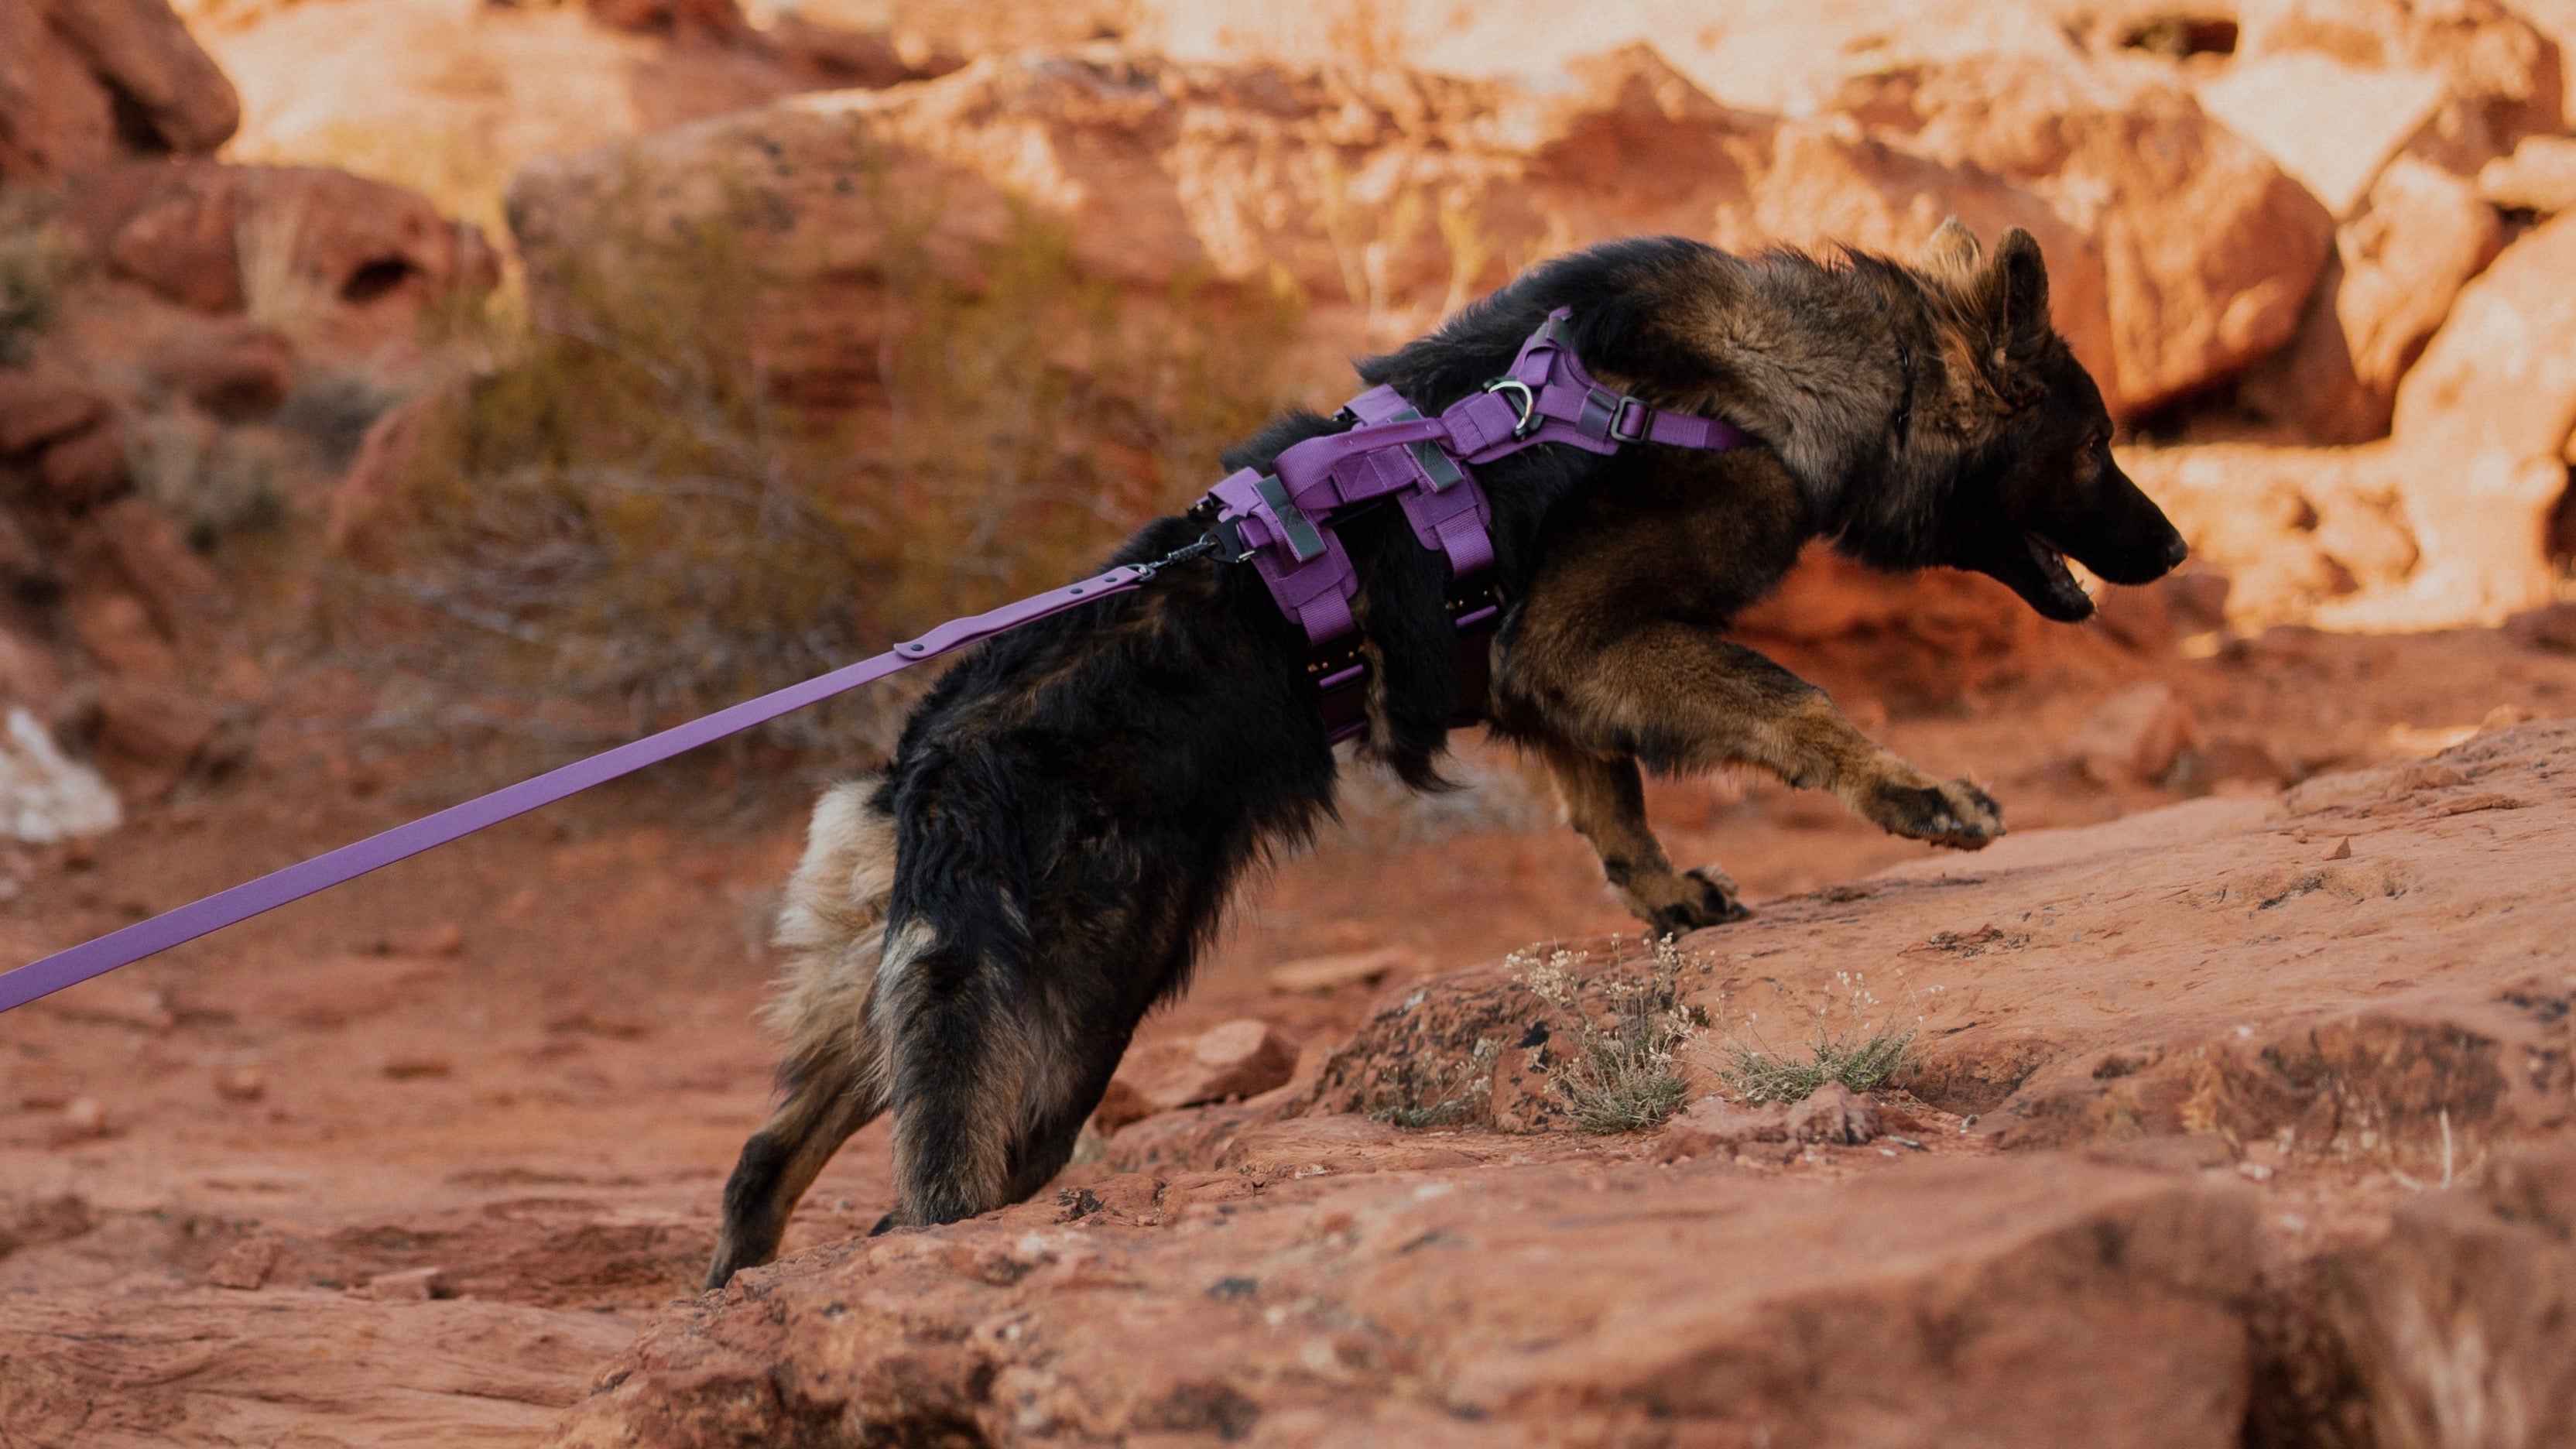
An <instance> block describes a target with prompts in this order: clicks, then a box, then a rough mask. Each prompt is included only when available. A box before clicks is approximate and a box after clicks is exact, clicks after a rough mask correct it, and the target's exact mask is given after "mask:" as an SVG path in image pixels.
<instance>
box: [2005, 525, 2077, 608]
mask: <svg viewBox="0 0 2576 1449" xmlns="http://www.w3.org/2000/svg"><path fill="white" fill-rule="evenodd" d="M2021 541H2022V546H2023V547H2025V548H2027V549H2029V550H2030V561H2031V562H2032V563H2035V564H2037V565H2039V572H2040V574H2041V576H2042V577H2044V578H2046V579H2047V580H2048V591H2049V593H2051V594H2052V595H2054V596H2056V598H2057V600H2058V601H2059V602H2061V603H2063V604H2065V605H2066V606H2067V607H2068V608H2071V609H2088V608H2090V607H2091V606H2092V603H2093V596H2092V595H2090V594H2088V593H2086V592H2084V586H2083V585H2082V584H2079V583H2077V582H2076V581H2075V574H2074V572H2073V571H2072V570H2070V569H2068V568H2067V567H2066V555H2065V554H2064V553H2062V552H2060V551H2059V550H2058V549H2057V547H2056V546H2055V545H2054V544H2051V543H2050V542H2049V541H2048V540H2046V539H2044V538H2042V537H2040V536H2039V535H2038V534H2036V533H2025V534H2023V535H2022V536H2021Z"/></svg>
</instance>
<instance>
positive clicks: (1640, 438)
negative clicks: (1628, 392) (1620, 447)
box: [1610, 397, 1655, 443]
mask: <svg viewBox="0 0 2576 1449" xmlns="http://www.w3.org/2000/svg"><path fill="white" fill-rule="evenodd" d="M1631 409H1633V410H1635V413H1636V418H1637V430H1636V431H1635V432H1630V431H1628V430H1627V429H1626V427H1624V426H1623V425H1624V424H1625V423H1626V422H1627V421H1628V416H1629V412H1630V410H1631ZM1654 425H1655V409H1654V406H1653V405H1652V404H1650V403H1648V402H1647V401H1646V400H1645V399H1643V398H1634V397H1623V398H1621V399H1619V404H1618V406H1617V407H1615V408H1613V409H1612V410H1611V412H1610V441H1612V442H1614V443H1642V442H1644V441H1645V440H1646V433H1647V430H1648V429H1650V428H1652V427H1654Z"/></svg>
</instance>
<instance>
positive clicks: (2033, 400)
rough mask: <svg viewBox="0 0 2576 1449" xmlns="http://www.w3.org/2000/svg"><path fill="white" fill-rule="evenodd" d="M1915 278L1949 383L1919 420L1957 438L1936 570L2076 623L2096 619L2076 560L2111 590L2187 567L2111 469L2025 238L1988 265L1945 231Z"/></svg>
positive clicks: (2098, 400) (2167, 528) (2142, 500)
mask: <svg viewBox="0 0 2576 1449" xmlns="http://www.w3.org/2000/svg"><path fill="white" fill-rule="evenodd" d="M1918 274H1919V275H1921V276H1922V277H1924V278H1925V280H1926V282H1927V284H1928V285H1929V286H1930V288H1931V289H1932V292H1933V296H1934V298H1935V302H1936V305H1935V307H1934V309H1933V310H1934V316H1935V318H1936V319H1937V320H1936V326H1937V328H1938V330H1939V332H1940V337H1941V348H1942V353H1943V357H1942V362H1943V364H1944V368H1943V371H1944V375H1945V377H1946V379H1947V381H1948V392H1947V395H1946V396H1944V397H1942V398H1940V399H1937V400H1936V401H1935V408H1934V409H1931V410H1926V413H1928V415H1925V414H1918V415H1919V416H1921V417H1922V421H1923V424H1924V425H1925V426H1927V427H1931V428H1936V429H1941V430H1943V431H1951V432H1954V436H1955V441H1956V443H1957V444H1958V445H1959V447H1960V452H1959V454H1958V456H1959V458H1960V462H1961V466H1960V469H1959V471H1958V472H1957V473H1956V474H1955V475H1954V479H1953V484H1954V492H1953V493H1952V495H1951V498H1950V503H1949V506H1948V507H1947V508H1946V509H1945V510H1943V518H1942V522H1941V526H1940V533H1941V538H1940V542H1939V544H1938V546H1937V553H1938V557H1937V558H1936V559H1934V560H1933V561H1934V562H1939V563H1946V564H1949V565H1951V566H1953V567H1956V568H1964V569H1974V570H1976V571H1977V572H1979V573H1983V574H1990V575H1992V576H1993V577H1995V578H1997V579H2000V580H2002V581H2003V582H2004V583H2005V584H2007V585H2009V586H2011V588H2012V590H2013V592H2015V593H2017V594H2019V595H2021V596H2022V598H2023V600H2024V601H2025V602H2027V603H2028V604H2029V605H2030V606H2031V607H2032V608H2034V609H2036V610H2038V611H2039V612H2040V613H2041V614H2042V615H2045V616H2046V617H2048V618H2051V619H2058V620H2063V621H2066V622H2069V623H2072V622H2075V621H2077V620H2080V619H2084V618H2088V617H2090V616H2091V614H2092V613H2093V600H2092V599H2091V598H2090V597H2089V596H2087V595H2086V594H2085V592H2084V589H2083V586H2082V585H2080V584H2078V583H2076V581H2075V576H2074V575H2073V574H2072V573H2070V572H2068V571H2067V567H2066V560H2067V559H2068V558H2069V557H2072V558H2074V559H2075V560H2076V561H2078V562H2080V563H2082V564H2083V565H2084V566H2085V567H2086V568H2088V569H2091V570H2092V571H2093V572H2094V573H2096V574H2098V575H2100V576H2101V577H2103V578H2105V579H2108V580H2110V581H2111V582H2113V583H2115V584H2144V583H2151V582H2153V581H2154V580H2156V579H2158V578H2161V577H2163V576H2164V574H2165V573H2166V572H2168V571H2169V570H2171V569H2172V568H2173V566H2174V565H2176V564H2178V563H2181V562H2182V560H2183V556H2184V555H2185V554H2186V553H2187V552H2189V550H2188V549H2187V548H2186V547H2185V546H2184V544H2183V540H2182V535H2181V534H2180V533H2178V532H2176V531H2175V530H2174V526H2173V524H2172V523H2171V522H2170V521H2168V520H2167V519H2166V518H2165V515H2164V511H2163V510H2162V509H2160V508H2158V507H2156V505H2155V502H2154V500H2152V499H2150V498H2148V497H2147V495H2146V494H2144V493H2142V492H2140V491H2138V485H2136V484H2135V483H2132V482H2130V481H2129V478H2128V475H2127V474H2125V473H2122V472H2121V471H2120V465H2119V464H2118V463H2116V462H2114V461H2112V458H2111V415H2110V412H2109V411H2108V410H2107V409H2106V408H2104V406H2103V405H2102V390H2101V389H2100V388H2098V387H2096V386H2094V384H2093V378H2092V375H2091V374H2089V373H2087V372H2086V371H2085V370H2084V365H2083V364H2082V363H2079V362H2077V361H2076V360H2075V355H2074V354H2073V353H2072V352H2070V351H2068V350H2067V347H2066V341H2065V339H2064V338H2061V337H2059V336H2058V335H2057V331H2056V329H2055V328H2054V327H2052V326H2051V325H2050V324H2049V318H2048V268H2047V266H2046V264H2044V263H2043V262H2042V261H2041V260H2040V255H2039V243H2038V242H2036V241H2034V240H2032V239H2031V235H2030V233H2028V232H2026V231H2023V230H2021V229H2020V228H2018V227H2015V228H2014V229H2012V230H2011V231H2008V232H2006V233H2004V238H2003V240H2002V241H2001V242H2000V243H1998V244H1997V245H1996V247H1995V254H1994V256H1993V257H1992V258H1991V259H1989V258H1987V257H1985V256H1983V255H1982V254H1981V253H1980V251H1979V249H1978V246H1977V241H1976V238H1975V237H1974V236H1972V235H1970V234H1969V232H1968V230H1967V228H1965V227H1963V226H1960V225H1959V224H1958V223H1957V222H1955V221H1952V222H1945V223H1943V224H1942V227H1941V229H1940V231H1939V232H1938V233H1936V234H1935V235H1934V236H1933V238H1932V241H1931V244H1930V247H1929V249H1928V250H1927V253H1926V255H1925V258H1924V262H1923V265H1922V266H1921V267H1920V268H1919V269H1918Z"/></svg>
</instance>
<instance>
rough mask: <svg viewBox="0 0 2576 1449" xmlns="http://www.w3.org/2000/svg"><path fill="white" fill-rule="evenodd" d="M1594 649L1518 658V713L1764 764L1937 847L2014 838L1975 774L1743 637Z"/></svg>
mask: <svg viewBox="0 0 2576 1449" xmlns="http://www.w3.org/2000/svg"><path fill="white" fill-rule="evenodd" d="M1584 643H1585V644H1586V646H1587V647H1581V648H1554V649H1546V650H1535V651H1524V652H1522V654H1521V657H1519V658H1517V659H1514V660H1512V661H1510V662H1509V663H1507V665H1506V677H1505V681H1504V692H1505V693H1506V694H1508V695H1510V696H1513V697H1515V698H1514V702H1513V704H1512V705H1511V706H1507V708H1508V709H1509V711H1510V713H1512V714H1515V715H1521V716H1524V717H1526V715H1527V714H1528V713H1530V712H1531V711H1533V710H1535V711H1536V713H1537V714H1538V715H1539V716H1540V717H1541V718H1543V719H1544V720H1545V733H1547V734H1551V735H1555V736H1557V737H1559V738H1562V739H1564V740H1565V741H1567V742H1568V743H1569V744H1571V745H1572V746H1574V747H1575V748H1577V749H1579V750H1584V751H1589V752H1591V753H1593V754H1596V755H1601V756H1610V757H1615V756H1617V755H1620V754H1625V753H1634V754H1635V755H1637V756H1638V757H1640V758H1642V759H1643V760H1644V761H1645V762H1646V763H1647V764H1648V765H1650V766H1652V767H1654V768H1656V769H1660V770H1670V771H1674V772H1677V773H1678V772H1685V771H1707V770H1714V769H1718V768H1720V767H1723V766H1726V765H1735V764H1749V765H1758V766H1760V767H1762V768H1763V769H1766V770H1769V771H1770V772H1772V773H1773V774H1775V775H1778V776H1779V777H1780V778H1781V779H1782V780H1785V781H1787V782H1788V783H1790V784H1792V785H1796V786H1799V787H1801V788H1804V789H1812V790H1831V791H1833V792H1834V794H1835V795H1836V796H1837V797H1838V798H1839V799H1841V800H1842V802H1843V803H1844V804H1845V805H1846V806H1848V807H1850V808H1851V810H1852V811H1853V812H1854V813H1855V814H1858V815H1860V816H1861V817H1862V818H1864V819H1867V820H1870V821H1872V822H1874V823H1876V824H1877V825H1879V826H1880V827H1881V828H1883V829H1886V830H1888V831H1889V832H1891V833H1893V834H1897V835H1905V836H1911V837H1913V838H1914V839H1917V840H1928V841H1931V842H1933V843H1934V844H1936V845H1948V846H1955V847H1957V848H1959V849H1962V850H1976V849H1979V848H1981V847H1983V846H1985V845H1986V844H1988V843H1989V842H1991V841H1992V840H1994V839H1995V837H1997V836H1999V835H2002V834H2003V833H2004V817H2003V808H2002V807H2001V806H1999V805H1997V804H1996V803H1995V802H1994V800H1993V798H1992V797H1991V796H1989V795H1987V794H1986V792H1985V791H1984V790H1982V789H1980V788H1979V787H1978V786H1977V785H1976V783H1975V782H1973V781H1970V780H1947V781H1943V780H1935V779H1933V778H1932V777H1931V776H1929V775H1926V774H1924V773H1923V772H1922V771H1921V770H1918V769H1916V768H1914V767H1913V766H1912V765H1910V764H1907V763H1906V762H1905V761H1904V760H1902V759H1900V758H1898V757H1897V756H1896V755H1895V754H1894V753H1892V752H1891V751H1889V750H1888V749H1886V748H1885V747H1884V746H1882V745H1880V744H1879V743H1878V742H1877V741H1875V740H1873V739H1871V738H1870V737H1869V736H1867V735H1865V734H1863V733H1861V731H1860V728H1859V726H1857V725H1854V724H1853V723H1852V722H1851V721H1850V720H1848V719H1845V718H1844V717H1843V714H1842V711H1840V710H1838V709H1836V708H1834V703H1833V701H1832V700H1831V699H1829V698H1827V697H1826V695H1825V692H1824V691H1823V690H1821V689H1818V688H1816V687H1815V686H1814V685H1812V684H1809V683H1808V682H1806V681H1805V680H1803V679H1800V678H1799V677H1798V676H1796V675H1794V674H1791V673H1790V672H1789V671H1788V670H1786V669H1783V668H1781V667H1780V666H1779V665H1777V664H1774V663H1773V662H1771V661H1770V660H1769V659H1766V658H1764V657H1763V656H1761V655H1759V654H1756V653H1755V652H1753V651H1752V650H1750V649H1747V648H1745V647H1744V646H1742V645H1740V644H1733V643H1729V642H1728V641H1726V640H1724V639H1721V638H1719V637H1717V635H1715V634H1714V633H1712V632H1710V631H1708V630H1706V629H1702V628H1698V627H1696V626H1693V625H1690V624H1684V623H1680V622H1677V621H1671V620H1661V621H1656V622H1654V623H1650V624H1647V625H1645V626H1643V627H1641V628H1638V629H1635V630H1632V631H1629V632H1626V633H1623V634H1620V635H1618V636H1616V637H1613V638H1609V639H1598V640H1589V641H1584ZM1552 661H1563V663H1562V664H1561V665H1559V666H1557V667H1554V668H1551V667H1550V666H1551V662H1552ZM1540 701H1544V703H1538V702H1540ZM1533 732H1535V731H1533ZM1551 763H1553V757H1551ZM1578 828H1580V827H1579V826H1578Z"/></svg>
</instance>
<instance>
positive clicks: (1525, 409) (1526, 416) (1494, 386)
mask: <svg viewBox="0 0 2576 1449" xmlns="http://www.w3.org/2000/svg"><path fill="white" fill-rule="evenodd" d="M1485 391H1487V392H1516V393H1519V394H1520V395H1521V401H1520V406H1518V407H1517V408H1515V409H1513V411H1515V412H1517V413H1519V414H1520V417H1519V419H1518V420H1517V421H1515V422H1514V423H1513V424H1512V438H1513V439H1514V441H1518V440H1519V439H1522V438H1526V437H1528V436H1529V435H1530V434H1531V433H1532V432H1534V431H1536V430H1537V428H1538V423H1539V418H1538V394H1537V393H1534V392H1532V391H1530V385H1529V384H1528V383H1525V382H1523V381H1521V380H1520V379H1519V378H1517V377H1498V378H1495V379H1494V380H1493V381H1492V382H1489V383H1486V384H1485Z"/></svg>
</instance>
